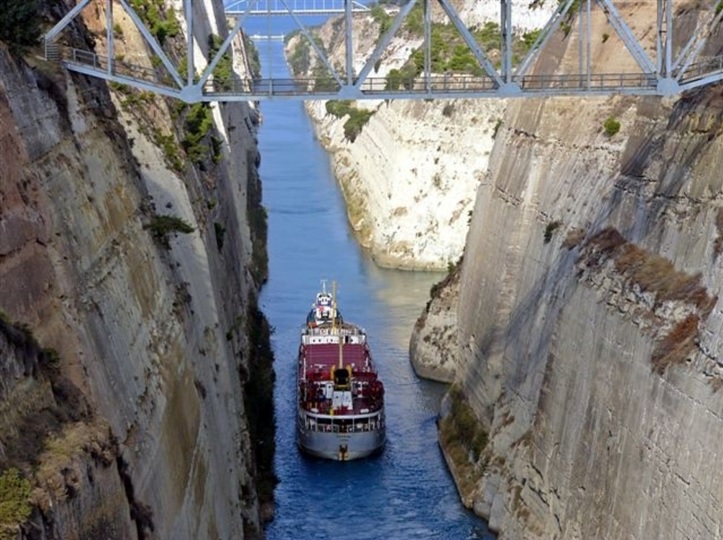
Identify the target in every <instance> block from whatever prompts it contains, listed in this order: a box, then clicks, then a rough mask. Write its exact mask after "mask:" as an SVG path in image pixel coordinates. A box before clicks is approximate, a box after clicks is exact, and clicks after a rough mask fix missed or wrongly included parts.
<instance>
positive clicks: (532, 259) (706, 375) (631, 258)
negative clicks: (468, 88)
mask: <svg viewBox="0 0 723 540" xmlns="http://www.w3.org/2000/svg"><path fill="white" fill-rule="evenodd" d="M681 23H682V24H685V21H682V22H681ZM722 45H723V43H721V41H720V36H719V37H718V40H717V41H715V42H714V43H711V44H710V52H715V51H717V50H719V49H720V47H721V46H722ZM609 117H613V118H615V119H617V120H618V121H619V122H620V125H621V129H620V132H619V133H616V134H614V135H612V136H611V135H609V134H606V132H605V130H604V129H603V123H604V121H605V120H606V119H607V118H609ZM571 126H572V127H573V129H571ZM722 134H723V100H722V99H721V89H720V88H719V87H716V88H710V89H706V90H701V91H698V92H694V93H692V94H690V95H686V96H683V97H681V98H680V99H678V100H675V101H668V100H661V99H657V98H645V99H632V98H621V97H615V98H610V99H606V100H603V101H596V102H592V101H585V100H581V99H569V98H567V99H548V100H545V101H539V102H535V101H525V102H515V103H514V104H511V105H510V106H509V109H508V110H507V113H506V116H505V119H504V124H503V126H502V128H501V129H500V131H499V133H498V135H497V139H496V144H495V148H494V149H493V152H492V155H491V157H490V167H489V173H488V177H487V180H488V181H486V182H484V183H483V184H482V185H481V186H480V188H479V190H478V196H477V201H476V205H475V209H474V214H473V218H472V222H471V226H470V232H469V235H468V239H467V244H466V248H465V255H464V260H463V263H462V270H461V280H460V284H459V300H458V302H459V309H458V313H457V317H458V325H459V335H458V341H457V345H456V346H455V347H454V348H455V350H456V351H457V354H456V358H457V366H456V370H457V385H458V386H459V387H460V388H461V389H462V391H463V394H464V395H465V396H466V400H467V402H468V404H469V405H470V406H471V407H472V410H473V411H474V413H475V415H476V417H477V418H478V420H479V422H480V423H481V424H482V425H483V426H484V427H485V429H486V431H487V432H488V433H487V439H486V440H487V443H486V446H485V447H484V449H483V450H482V451H481V452H480V453H479V458H474V457H470V456H473V455H474V453H473V452H470V453H469V455H468V456H467V457H464V458H463V459H465V460H470V464H469V465H471V467H472V468H474V471H475V474H476V475H477V480H475V481H474V482H471V483H470V482H469V477H465V478H459V477H458V478H457V480H458V485H459V486H460V490H461V491H464V492H463V493H462V495H463V498H464V500H468V501H471V502H470V504H471V506H472V507H473V508H474V510H475V511H476V512H477V513H479V514H480V515H483V516H486V517H488V518H489V519H490V525H491V526H492V527H493V528H494V529H497V530H499V531H501V536H502V537H505V538H639V539H643V538H651V537H654V538H680V537H687V538H717V537H720V535H721V524H722V521H721V518H720V512H719V500H720V493H721V490H722V489H723V475H721V473H720V471H719V468H718V467H717V466H716V465H715V463H716V462H717V459H718V457H720V450H719V449H720V447H721V443H722V442H723V405H722V404H721V400H720V388H721V386H723V378H721V376H722V374H723V371H722V368H721V366H722V365H723V360H721V358H720V351H721V349H722V347H723V343H721V339H720V335H721V334H720V327H721V324H723V318H721V315H720V302H719V295H720V288H721V283H723V275H722V274H721V270H720V269H721V266H720V251H721V237H722V234H723V233H721V223H723V220H722V219H721V215H723V214H722V211H721V209H720V197H721V195H720V194H721V192H722V191H723V183H722V179H721V175H720V172H719V171H720V168H721V166H722V165H723V161H722V160H723V137H722V136H721V135H722ZM466 470H467V471H469V470H470V469H469V468H468V469H466Z"/></svg>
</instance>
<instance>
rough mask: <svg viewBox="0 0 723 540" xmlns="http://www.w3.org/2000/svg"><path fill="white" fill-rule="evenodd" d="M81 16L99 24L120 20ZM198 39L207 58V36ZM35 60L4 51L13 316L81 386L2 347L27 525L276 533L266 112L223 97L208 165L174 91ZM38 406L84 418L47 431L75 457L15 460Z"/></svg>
mask: <svg viewBox="0 0 723 540" xmlns="http://www.w3.org/2000/svg"><path fill="white" fill-rule="evenodd" d="M204 6H205V8H209V9H207V10H206V9H204V8H202V7H201V5H200V4H197V6H196V9H197V10H198V11H199V12H198V14H197V15H198V16H199V20H202V19H203V18H204V17H205V18H206V19H207V20H212V21H214V22H213V24H212V26H213V28H217V29H218V31H219V33H221V34H223V32H225V24H224V23H223V20H222V19H221V24H217V23H216V22H215V15H214V13H215V12H217V13H218V14H220V17H222V16H223V15H222V11H221V10H220V9H216V8H217V7H218V6H216V5H215V4H208V5H207V6H206V5H205V4H204ZM209 6H210V7H209ZM211 8H212V9H211ZM214 10H215V11H214ZM84 15H85V16H86V18H87V20H88V23H89V25H90V26H91V28H92V27H93V25H94V21H96V20H102V19H103V15H102V13H99V12H98V11H96V10H92V9H91V10H90V11H89V12H88V13H85V14H84ZM207 30H208V29H207ZM211 30H212V29H211ZM69 32H70V34H71V36H74V37H72V38H67V39H76V40H77V39H78V36H82V35H83V30H82V28H80V27H79V26H74V27H73V28H71V29H70V30H69ZM198 32H200V33H202V34H203V32H204V29H203V28H200V27H199V29H198ZM123 35H124V36H125V38H126V39H128V40H131V39H132V37H131V36H132V34H131V32H130V30H129V29H128V28H127V27H126V28H124V29H123ZM197 40H198V42H199V43H200V45H199V48H200V50H201V51H205V50H206V43H207V41H208V35H206V34H204V35H199V36H197ZM139 43H140V42H139ZM131 51H135V52H134V54H137V55H138V56H139V57H141V56H142V55H143V54H147V53H145V49H143V48H141V49H133V48H132V47H129V50H128V52H129V53H130V52H131ZM31 61H32V62H33V65H32V66H30V65H28V64H27V63H26V61H23V60H18V59H14V58H12V57H11V56H10V55H9V54H8V53H7V51H6V50H5V48H4V47H3V46H2V45H0V127H1V128H2V130H1V131H0V162H1V163H2V164H3V167H2V169H0V309H2V311H3V314H4V315H3V316H4V318H5V319H6V320H9V321H14V323H15V324H14V325H12V328H15V331H17V328H18V327H19V326H18V325H21V328H24V329H26V330H27V332H28V335H30V336H31V337H32V340H31V341H32V343H34V344H35V345H33V347H36V348H37V343H40V344H42V347H43V348H44V351H45V352H41V353H37V354H41V356H42V354H46V355H47V354H49V355H50V356H51V357H52V358H53V359H54V361H53V362H54V364H55V367H54V368H53V369H55V370H57V377H59V378H62V380H63V381H67V385H66V386H65V387H67V388H72V389H73V390H72V392H71V391H70V390H67V391H63V392H57V391H55V387H56V385H55V383H54V382H53V381H54V380H55V379H53V378H52V377H50V376H49V375H42V373H41V374H39V373H38V370H37V369H35V368H33V367H32V365H33V362H36V363H37V362H38V361H39V360H38V356H37V354H36V352H33V351H31V352H30V353H27V354H26V352H23V350H24V349H22V346H21V347H20V349H18V346H17V344H16V345H13V343H12V342H10V345H7V344H5V345H3V346H4V347H8V349H9V351H10V353H9V355H8V356H5V355H4V356H3V366H2V369H3V370H9V371H10V372H12V373H13V374H14V375H13V378H12V379H10V381H11V382H9V383H8V385H9V386H8V389H7V391H6V392H5V393H4V396H3V397H4V399H3V400H2V407H3V409H4V410H5V411H6V413H7V414H6V415H4V416H3V418H4V419H8V418H9V419H10V424H11V425H9V426H6V427H7V428H8V429H7V430H6V429H3V434H2V440H1V441H0V442H1V443H2V446H1V448H2V452H0V468H2V469H6V468H14V469H18V470H20V471H21V473H22V474H23V475H25V476H26V478H27V479H29V480H30V481H31V482H32V483H33V486H34V494H35V495H34V497H33V501H32V502H33V508H34V512H35V513H34V514H33V515H34V516H36V518H35V519H34V521H32V523H34V524H35V525H34V526H33V525H29V524H27V523H26V524H25V525H23V530H25V531H26V532H25V534H27V535H30V536H32V537H38V538H41V537H48V538H50V537H63V538H83V539H87V538H108V537H117V538H156V537H157V538H201V537H208V538H257V537H260V536H262V532H261V524H262V513H264V512H262V508H261V506H260V500H262V501H267V502H268V501H269V500H270V499H269V496H270V491H268V490H267V491H266V493H265V496H264V497H262V498H261V499H260V497H259V495H258V493H257V484H258V482H259V480H258V479H259V478H260V475H261V474H262V473H261V472H260V470H261V469H264V468H267V467H269V464H270V463H271V461H270V458H271V457H272V456H270V455H265V456H262V455H260V454H259V452H258V450H259V446H258V445H259V444H261V445H263V444H264V441H267V442H269V439H268V436H269V434H268V433H266V432H263V433H262V432H260V430H264V429H266V428H263V427H260V426H262V422H261V419H260V418H254V417H251V416H250V415H249V414H248V411H249V409H253V410H263V409H264V408H266V409H268V410H267V411H266V414H265V417H266V418H265V419H266V420H268V418H271V419H273V410H272V409H269V406H270V404H271V388H270V387H269V388H261V387H260V386H259V381H263V380H266V381H268V380H272V379H270V378H269V373H270V371H269V370H270V366H269V361H270V357H269V356H268V355H267V356H266V357H264V356H263V355H264V354H265V353H263V351H264V350H266V351H268V328H267V325H266V323H265V321H264V320H263V316H262V315H261V314H260V312H259V311H258V309H257V306H256V297H257V293H258V288H259V286H260V284H261V282H262V281H263V279H264V276H265V271H266V270H265V258H264V257H265V255H264V253H265V251H264V250H265V246H264V241H265V240H264V229H263V214H264V213H263V209H262V208H261V207H260V185H259V180H258V175H257V171H256V167H257V165H258V156H257V151H256V146H255V133H254V123H255V121H256V120H255V113H254V112H253V110H252V109H250V108H249V106H248V105H247V104H236V105H228V106H221V107H217V108H215V109H213V110H212V111H211V114H212V121H213V123H214V125H215V127H213V128H212V131H209V133H208V135H206V136H205V139H204V140H203V144H204V145H207V146H204V148H206V147H207V148H209V150H208V153H207V154H206V155H202V156H201V157H197V158H194V162H195V166H192V164H191V163H190V162H185V161H184V158H183V156H184V153H183V150H182V149H181V145H180V144H179V142H178V141H179V140H180V139H181V138H182V137H183V132H182V130H183V129H189V127H188V124H186V125H185V128H184V127H181V128H180V133H179V126H178V125H175V124H172V123H170V122H169V120H168V119H170V118H172V117H173V116H174V114H178V109H177V108H175V104H173V103H165V102H164V101H163V100H161V99H159V98H155V97H153V96H150V95H146V94H143V95H141V94H138V93H133V92H131V91H129V90H128V89H122V88H121V89H117V91H118V92H119V93H118V94H116V96H115V97H114V98H112V97H111V95H110V93H109V91H108V89H107V87H106V86H105V84H104V83H102V82H100V81H98V80H93V79H89V78H87V77H84V76H78V75H72V74H70V73H67V72H64V71H62V70H61V69H59V68H58V67H57V66H54V65H50V64H46V63H44V62H39V61H35V60H31ZM114 101H115V103H114ZM138 107H143V112H142V114H138ZM119 110H120V111H123V112H122V114H121V117H122V122H123V123H122V124H121V123H119V121H118V116H119ZM174 111H175V112H174ZM182 114H186V112H183V113H182ZM144 121H145V124H144ZM151 127H154V128H156V129H157V130H158V131H157V132H156V131H153V130H152V129H151ZM159 133H160V135H162V136H163V137H158V136H157V135H158V134H159ZM211 136H213V137H214V138H215V139H214V141H213V145H212V144H211ZM159 144H161V145H162V146H163V148H162V149H161V148H159ZM173 149H175V152H176V154H173V153H171V150H173ZM212 153H213V159H211V157H212V156H211V154H212ZM174 155H175V157H176V158H177V159H173V157H174ZM6 341H7V340H6ZM11 341H12V340H11ZM16 341H17V340H16ZM259 353H261V355H260V354H259ZM33 358H34V359H33ZM23 362H24V363H25V364H24V365H25V367H23V368H22V369H21V368H20V367H18V366H19V363H23ZM28 362H29V363H30V368H28V367H27V366H28ZM54 376H55V375H53V377H54ZM48 380H50V381H51V382H50V383H48V382H47V381H48ZM75 395H78V396H81V397H82V399H81V398H77V399H75V398H74V399H70V397H69V396H71V397H72V396H75ZM253 397H258V398H259V399H260V400H261V401H258V402H253V401H250V400H252V399H253ZM41 403H47V404H48V407H51V408H52V407H56V408H57V409H58V410H59V411H66V412H67V413H64V414H65V415H66V416H67V417H68V418H67V419H62V420H63V421H62V422H61V421H60V420H58V422H56V423H57V424H58V426H56V427H57V429H55V428H54V429H53V430H52V432H49V433H48V434H47V436H46V437H45V438H44V439H43V440H42V441H40V442H39V445H40V446H42V447H43V448H50V449H53V448H56V447H57V446H58V445H60V447H62V459H60V458H58V457H57V456H55V455H53V454H51V455H46V454H44V453H42V452H38V454H37V456H36V457H34V458H32V459H31V458H30V457H28V456H26V458H23V457H22V456H21V455H20V454H19V453H18V452H19V449H21V448H23V445H24V444H26V442H27V441H25V440H24V432H23V429H22V426H23V425H24V423H27V422H29V421H31V419H32V418H34V416H33V415H34V414H36V412H37V409H38V406H39V405H38V404H41ZM54 403H55V404H54ZM78 408H80V410H76V409H78ZM13 419H14V420H13ZM66 420H67V421H66ZM268 425H271V426H273V422H271V424H267V426H268ZM272 429H273V428H272ZM56 439H57V443H56ZM272 443H273V433H271V439H270V444H271V446H270V448H271V449H272V448H273V444H272ZM271 451H273V450H271ZM57 452H61V450H58V451H57ZM57 452H56V454H57ZM67 463H70V464H67ZM37 467H40V470H47V471H48V472H47V479H45V477H42V478H41V476H40V475H39V473H38V472H37V471H38V468H37ZM58 475H60V477H58ZM272 480H273V474H272V469H268V468H267V469H266V470H265V472H264V478H263V482H264V483H265V484H267V485H269V483H270V482H271V483H270V485H271V487H272V486H273V483H272ZM266 515H267V517H268V512H266ZM38 516H39V517H38ZM28 523H31V522H28ZM33 531H34V532H33Z"/></svg>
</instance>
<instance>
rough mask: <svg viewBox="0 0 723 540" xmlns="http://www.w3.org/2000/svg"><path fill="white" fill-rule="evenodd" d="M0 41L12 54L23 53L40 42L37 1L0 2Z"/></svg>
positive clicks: (10, 0)
mask: <svg viewBox="0 0 723 540" xmlns="http://www.w3.org/2000/svg"><path fill="white" fill-rule="evenodd" d="M0 5H1V6H2V7H1V8H0V41H2V42H4V43H6V44H7V45H8V47H9V48H10V51H11V52H12V53H13V54H20V53H22V52H24V51H25V50H26V49H27V47H32V46H34V45H37V44H38V41H39V40H40V14H39V10H38V2H37V0H0Z"/></svg>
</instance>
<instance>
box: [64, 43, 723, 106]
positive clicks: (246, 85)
mask: <svg viewBox="0 0 723 540" xmlns="http://www.w3.org/2000/svg"><path fill="white" fill-rule="evenodd" d="M53 52H54V54H56V55H58V56H59V58H61V59H62V60H63V61H64V62H65V63H66V65H68V66H69V67H72V66H73V65H76V66H82V67H84V68H85V69H86V70H87V69H91V70H92V72H93V73H94V74H96V73H97V75H98V76H105V78H107V79H110V80H115V81H116V82H120V83H124V84H130V85H133V84H134V82H137V81H142V82H145V83H148V84H150V85H153V87H152V88H151V89H158V88H163V89H166V94H167V95H177V94H179V93H180V92H181V90H182V89H180V88H178V86H177V85H176V84H175V82H174V80H173V78H172V77H171V75H170V74H168V73H167V72H166V71H165V70H164V69H163V68H162V67H158V68H153V67H144V66H139V65H135V64H130V63H127V62H122V61H119V60H114V59H113V60H110V61H109V60H108V58H107V57H106V56H104V55H100V54H96V53H93V52H91V51H86V50H80V49H72V48H68V47H61V48H59V49H57V48H54V49H53ZM85 72H86V73H87V71H85ZM711 76H717V77H718V78H719V79H723V56H722V57H713V58H706V59H705V60H703V61H701V62H698V63H696V64H691V65H690V66H688V67H687V68H686V70H685V72H684V73H683V74H682V76H681V79H680V80H681V84H682V83H687V82H690V81H696V80H698V79H701V78H706V77H711ZM355 83H356V81H353V82H352V85H353V84H355ZM513 83H514V84H515V85H516V86H517V87H518V88H519V91H520V92H523V93H525V94H537V93H539V94H541V95H542V94H550V93H551V92H553V93H554V92H559V93H563V94H571V93H576V94H581V95H582V94H585V93H605V92H614V91H623V92H625V91H632V92H635V91H640V90H644V89H647V90H655V89H656V87H657V85H658V83H659V80H658V77H657V75H656V74H655V73H592V74H589V73H588V74H561V75H525V76H524V77H516V78H513ZM694 84H695V83H694ZM352 85H347V84H345V83H343V84H339V83H337V81H336V80H335V79H333V78H331V77H326V78H304V77H298V78H260V79H252V78H250V77H248V78H239V77H233V78H232V79H223V80H220V79H214V78H213V76H212V77H211V78H209V80H208V81H206V83H205V84H204V87H203V96H205V97H207V98H210V99H211V100H221V101H222V100H224V97H228V96H236V97H237V98H240V99H243V98H244V97H245V96H247V97H248V98H249V99H254V97H259V98H263V97H264V96H268V97H274V96H279V97H291V96H309V97H310V98H311V99H345V98H344V97H343V96H344V95H349V92H348V88H349V87H350V86H352ZM352 90H353V91H352V92H351V94H353V95H355V96H357V97H358V98H364V97H371V98H373V97H374V96H382V97H383V98H384V99H388V98H394V97H396V96H407V97H414V96H424V95H430V96H431V95H443V96H445V97H450V96H451V97H455V96H459V97H464V96H465V95H466V94H467V95H475V94H477V95H481V94H491V93H494V92H496V91H497V90H498V86H497V84H496V83H495V81H493V80H492V79H491V78H490V77H488V76H486V75H481V76H479V75H466V74H458V73H448V74H435V75H429V76H424V75H420V76H417V77H415V78H405V79H390V78H388V77H368V78H366V79H365V80H364V81H363V83H362V84H361V85H360V86H359V88H358V89H356V88H353V89H352ZM345 92H346V94H345Z"/></svg>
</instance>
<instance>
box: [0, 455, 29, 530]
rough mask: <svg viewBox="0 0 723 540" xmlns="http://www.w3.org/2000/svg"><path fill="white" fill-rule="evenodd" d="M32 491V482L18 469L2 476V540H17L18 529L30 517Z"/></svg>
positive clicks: (7, 471)
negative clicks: (15, 539)
mask: <svg viewBox="0 0 723 540" xmlns="http://www.w3.org/2000/svg"><path fill="white" fill-rule="evenodd" d="M30 490H31V486H30V481H29V480H28V479H26V478H23V477H22V476H21V474H20V471H18V470H17V469H15V468H12V469H7V470H6V471H3V473H2V474H1V475H0V540H6V539H14V538H16V537H17V532H16V531H17V527H18V526H19V525H20V524H22V523H24V522H25V521H26V520H27V519H28V518H29V517H30V514H31V512H32V506H31V505H30Z"/></svg>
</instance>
